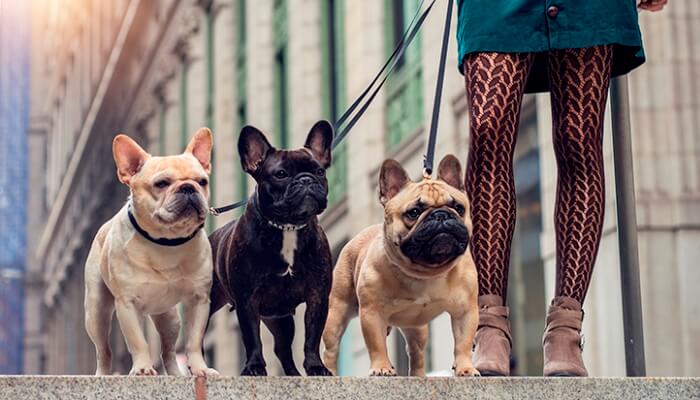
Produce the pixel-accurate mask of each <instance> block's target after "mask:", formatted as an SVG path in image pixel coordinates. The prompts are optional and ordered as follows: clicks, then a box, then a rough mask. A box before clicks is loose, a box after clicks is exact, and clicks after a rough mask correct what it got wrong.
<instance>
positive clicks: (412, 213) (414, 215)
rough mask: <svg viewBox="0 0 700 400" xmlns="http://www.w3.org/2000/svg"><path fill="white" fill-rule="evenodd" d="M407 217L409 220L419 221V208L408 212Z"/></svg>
mask: <svg viewBox="0 0 700 400" xmlns="http://www.w3.org/2000/svg"><path fill="white" fill-rule="evenodd" d="M406 216H407V217H408V218H409V219H418V217H420V210H419V209H418V208H412V209H410V210H408V211H407V212H406Z"/></svg>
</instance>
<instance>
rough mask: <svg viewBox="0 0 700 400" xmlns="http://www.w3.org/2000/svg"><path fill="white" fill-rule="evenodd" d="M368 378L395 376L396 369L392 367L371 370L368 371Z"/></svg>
mask: <svg viewBox="0 0 700 400" xmlns="http://www.w3.org/2000/svg"><path fill="white" fill-rule="evenodd" d="M369 376H396V369H394V367H392V366H388V367H378V368H372V369H370V370H369Z"/></svg>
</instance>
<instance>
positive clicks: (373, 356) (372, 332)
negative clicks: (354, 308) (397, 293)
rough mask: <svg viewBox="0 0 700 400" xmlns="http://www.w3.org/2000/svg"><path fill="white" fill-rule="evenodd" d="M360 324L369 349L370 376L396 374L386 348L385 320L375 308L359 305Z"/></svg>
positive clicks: (386, 326) (386, 325) (386, 327)
mask: <svg viewBox="0 0 700 400" xmlns="http://www.w3.org/2000/svg"><path fill="white" fill-rule="evenodd" d="M360 325H361V327H362V336H363V337H364V338H365V345H366V346H367V351H369V360H370V371H369V374H370V376H396V369H394V366H393V365H391V361H390V360H389V353H388V352H387V349H386V333H387V329H388V328H389V325H388V324H387V322H386V321H385V320H384V318H383V317H382V315H381V314H380V313H379V311H378V310H377V309H375V308H372V307H369V306H368V307H362V306H360Z"/></svg>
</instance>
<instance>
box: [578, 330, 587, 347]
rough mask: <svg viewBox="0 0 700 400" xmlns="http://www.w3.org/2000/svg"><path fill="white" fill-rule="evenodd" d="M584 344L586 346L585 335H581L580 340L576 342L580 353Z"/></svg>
mask: <svg viewBox="0 0 700 400" xmlns="http://www.w3.org/2000/svg"><path fill="white" fill-rule="evenodd" d="M585 344H586V335H584V334H583V333H582V334H581V340H579V342H578V347H579V349H581V352H583V347H584V346H585Z"/></svg>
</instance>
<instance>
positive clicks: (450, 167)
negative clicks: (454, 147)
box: [437, 154, 464, 192]
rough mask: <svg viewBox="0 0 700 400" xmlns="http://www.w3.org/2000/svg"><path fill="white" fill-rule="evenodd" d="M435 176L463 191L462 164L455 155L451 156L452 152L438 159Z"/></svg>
mask: <svg viewBox="0 0 700 400" xmlns="http://www.w3.org/2000/svg"><path fill="white" fill-rule="evenodd" d="M437 178H438V179H439V180H441V181H443V182H445V183H447V184H448V185H450V186H452V187H453V188H455V189H457V190H459V191H462V192H463V191H464V180H463V179H462V164H460V162H459V160H458V159H457V157H455V156H453V155H452V154H448V155H446V156H445V157H444V158H443V159H442V160H441V161H440V165H439V166H438V174H437Z"/></svg>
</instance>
